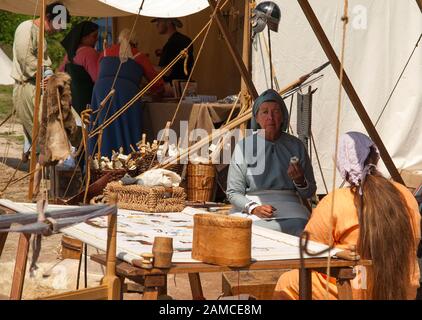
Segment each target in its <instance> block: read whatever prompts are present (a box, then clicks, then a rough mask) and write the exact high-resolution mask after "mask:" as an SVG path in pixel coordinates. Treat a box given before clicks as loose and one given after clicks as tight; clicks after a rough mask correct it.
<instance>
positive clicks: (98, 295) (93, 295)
mask: <svg viewBox="0 0 422 320" xmlns="http://www.w3.org/2000/svg"><path fill="white" fill-rule="evenodd" d="M107 294H108V286H107V285H101V286H98V287H95V288H86V289H79V290H77V291H72V292H65V293H61V294H55V295H51V296H48V297H43V298H40V300H107Z"/></svg>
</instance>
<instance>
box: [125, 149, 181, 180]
mask: <svg viewBox="0 0 422 320" xmlns="http://www.w3.org/2000/svg"><path fill="white" fill-rule="evenodd" d="M151 161H153V162H152V164H151ZM136 164H137V166H136V169H135V171H133V172H132V171H128V173H129V174H130V175H131V176H132V177H136V176H138V175H140V174H142V173H144V172H145V171H148V170H149V169H151V168H153V167H155V166H156V165H158V164H159V162H158V160H157V157H155V158H154V153H148V154H146V155H144V156H143V157H141V158H139V159H138V160H137V161H136ZM167 170H170V171H173V172H176V173H177V174H178V175H179V176H180V175H182V172H183V164H173V165H171V166H169V167H168V168H167Z"/></svg>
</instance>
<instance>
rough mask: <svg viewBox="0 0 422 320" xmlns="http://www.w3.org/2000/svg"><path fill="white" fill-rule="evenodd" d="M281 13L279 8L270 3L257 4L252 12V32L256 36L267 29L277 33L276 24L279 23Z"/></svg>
mask: <svg viewBox="0 0 422 320" xmlns="http://www.w3.org/2000/svg"><path fill="white" fill-rule="evenodd" d="M280 17H281V11H280V8H279V6H278V5H277V4H276V3H274V2H272V1H264V2H261V3H260V4H258V5H257V6H256V7H255V9H254V10H253V11H252V31H253V34H254V35H255V34H257V33H259V32H261V31H263V30H264V29H265V26H266V25H268V28H269V29H270V30H272V31H274V32H278V24H279V23H280Z"/></svg>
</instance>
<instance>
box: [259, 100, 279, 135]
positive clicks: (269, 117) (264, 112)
mask: <svg viewBox="0 0 422 320" xmlns="http://www.w3.org/2000/svg"><path fill="white" fill-rule="evenodd" d="M256 122H258V124H259V126H260V127H261V128H262V129H264V130H265V132H266V133H273V134H275V133H279V132H280V128H281V125H282V123H283V113H282V111H281V108H280V106H279V104H278V103H277V102H275V101H267V102H264V103H263V104H261V105H260V107H259V110H258V112H257V114H256Z"/></svg>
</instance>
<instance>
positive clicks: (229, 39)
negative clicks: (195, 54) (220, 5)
mask: <svg viewBox="0 0 422 320" xmlns="http://www.w3.org/2000/svg"><path fill="white" fill-rule="evenodd" d="M208 2H209V4H210V8H211V10H212V11H213V12H214V9H215V6H216V5H217V2H216V1H215V0H208ZM213 18H214V19H215V21H216V22H217V25H218V28H219V29H220V31H221V33H222V35H223V37H224V40H225V41H226V44H227V47H228V49H229V51H230V53H231V55H232V56H233V59H234V62H235V64H236V66H237V68H238V69H239V71H240V75H241V76H242V79H243V80H244V81H245V85H246V87H247V88H248V91H249V93H250V95H251V96H252V98H253V99H256V98H257V97H258V92H257V91H256V88H255V85H254V84H253V82H252V78H251V76H250V75H249V72H248V70H247V68H246V66H245V64H244V63H243V60H242V56H241V55H240V53H239V52H238V51H237V48H236V46H235V45H234V41H233V38H232V37H231V35H230V33H229V32H228V30H227V26H226V25H225V23H224V20H223V17H222V16H221V12H220V9H217V10H216V12H215V16H214V17H213Z"/></svg>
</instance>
